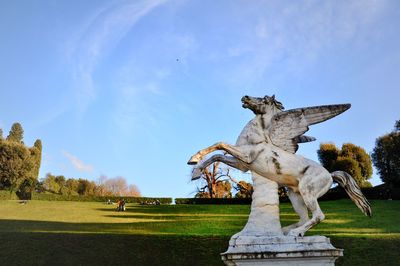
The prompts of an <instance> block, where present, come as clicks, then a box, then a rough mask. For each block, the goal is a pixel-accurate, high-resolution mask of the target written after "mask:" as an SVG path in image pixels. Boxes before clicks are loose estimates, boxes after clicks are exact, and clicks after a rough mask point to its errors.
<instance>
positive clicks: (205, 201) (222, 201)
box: [175, 198, 251, 204]
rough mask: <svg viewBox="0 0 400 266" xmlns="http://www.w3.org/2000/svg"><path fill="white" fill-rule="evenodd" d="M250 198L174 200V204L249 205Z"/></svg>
mask: <svg viewBox="0 0 400 266" xmlns="http://www.w3.org/2000/svg"><path fill="white" fill-rule="evenodd" d="M250 203H251V198H213V199H210V198H176V199H175V204H250Z"/></svg>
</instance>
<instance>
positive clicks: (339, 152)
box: [317, 143, 372, 187]
mask: <svg viewBox="0 0 400 266" xmlns="http://www.w3.org/2000/svg"><path fill="white" fill-rule="evenodd" d="M317 153H318V159H319V161H320V162H321V164H322V165H323V166H324V167H325V168H326V169H327V170H328V171H329V172H333V171H345V172H347V173H349V174H350V175H351V176H352V177H353V178H354V179H355V180H356V182H357V183H358V185H359V186H360V187H371V186H372V185H371V183H369V182H368V181H367V180H368V179H370V178H371V177H372V162H371V157H370V156H369V155H368V153H367V152H366V151H365V150H364V149H363V148H361V147H359V146H356V145H354V144H352V143H345V144H343V145H342V148H341V149H338V148H337V147H336V146H335V144H333V143H321V144H320V148H319V150H318V151H317Z"/></svg>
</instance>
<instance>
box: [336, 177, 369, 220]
mask: <svg viewBox="0 0 400 266" xmlns="http://www.w3.org/2000/svg"><path fill="white" fill-rule="evenodd" d="M331 175H332V178H333V180H334V181H336V182H337V183H339V185H340V186H341V187H342V188H344V190H346V192H347V194H348V195H349V196H350V198H351V200H352V201H353V202H354V203H355V204H356V205H357V207H358V208H359V209H360V210H361V211H362V212H363V213H364V214H365V215H368V216H369V217H371V216H372V210H371V205H370V204H369V202H368V200H367V199H366V198H365V196H364V195H363V193H362V192H361V189H360V187H359V186H358V185H357V182H356V181H355V180H354V179H353V177H351V175H349V174H348V173H346V172H344V171H335V172H333V173H331Z"/></svg>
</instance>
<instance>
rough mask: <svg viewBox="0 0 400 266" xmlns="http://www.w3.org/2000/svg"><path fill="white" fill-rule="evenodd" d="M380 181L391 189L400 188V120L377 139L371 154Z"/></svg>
mask: <svg viewBox="0 0 400 266" xmlns="http://www.w3.org/2000/svg"><path fill="white" fill-rule="evenodd" d="M371 156H372V160H373V162H374V165H375V167H376V169H377V170H378V173H379V176H380V178H381V180H382V181H383V182H384V183H385V184H387V185H389V186H393V187H400V120H397V121H396V123H395V129H394V131H392V132H391V133H389V134H386V135H383V136H381V137H378V138H377V139H376V142H375V148H374V150H373V152H372V154H371Z"/></svg>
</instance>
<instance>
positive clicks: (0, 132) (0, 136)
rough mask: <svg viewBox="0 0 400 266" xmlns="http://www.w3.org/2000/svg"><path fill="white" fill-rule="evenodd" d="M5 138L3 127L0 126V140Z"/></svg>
mask: <svg viewBox="0 0 400 266" xmlns="http://www.w3.org/2000/svg"><path fill="white" fill-rule="evenodd" d="M1 140H3V129H1V128H0V141H1Z"/></svg>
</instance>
